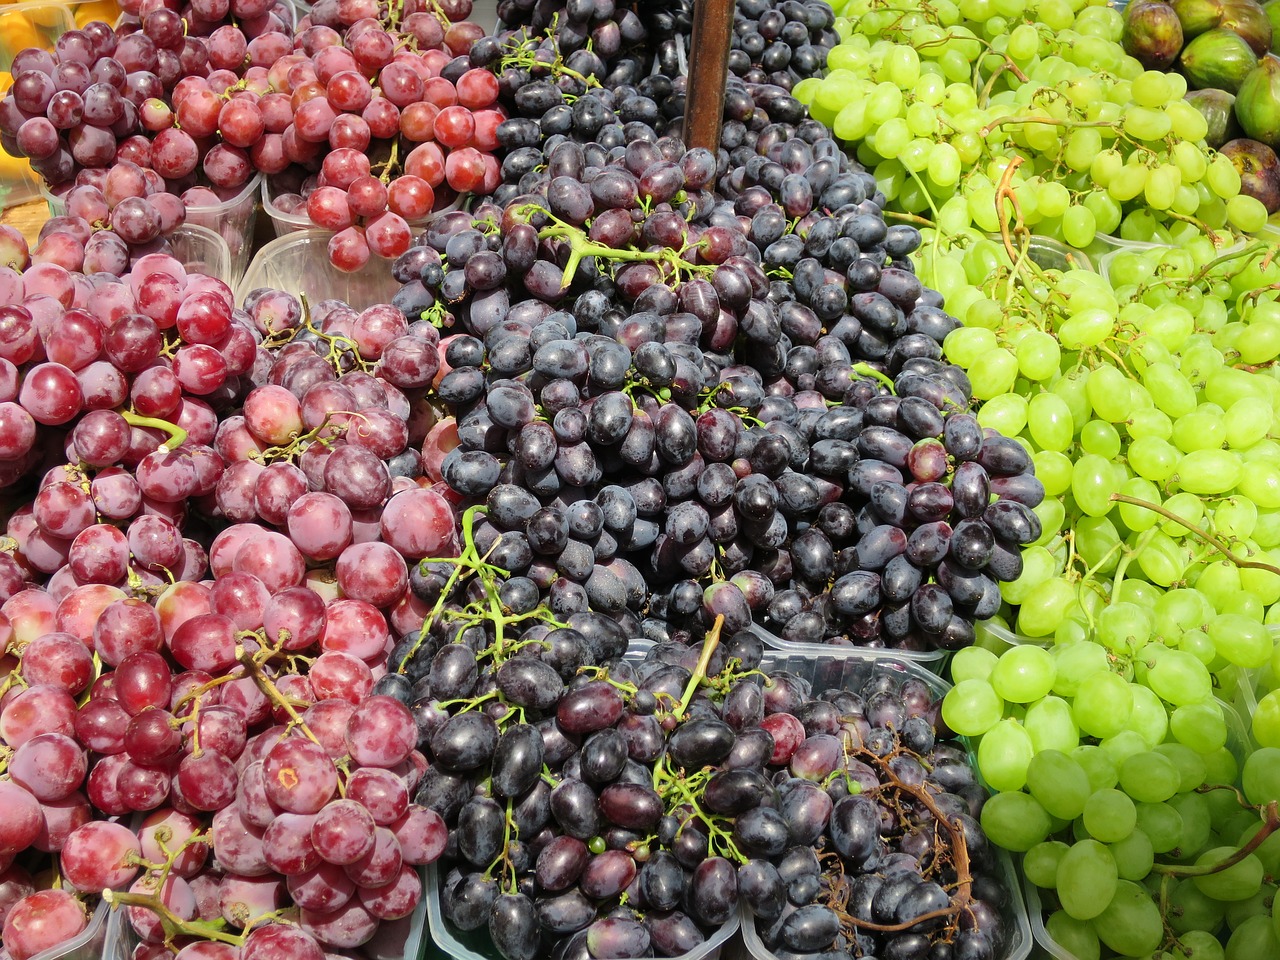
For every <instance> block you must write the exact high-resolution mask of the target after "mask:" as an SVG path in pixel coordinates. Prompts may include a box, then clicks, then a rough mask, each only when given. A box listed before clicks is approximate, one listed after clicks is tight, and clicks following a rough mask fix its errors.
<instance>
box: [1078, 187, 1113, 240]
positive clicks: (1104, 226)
mask: <svg viewBox="0 0 1280 960" xmlns="http://www.w3.org/2000/svg"><path fill="white" fill-rule="evenodd" d="M1084 208H1085V209H1086V210H1088V211H1089V212H1090V213H1092V214H1093V219H1094V226H1095V228H1096V229H1097V231H1098V233H1114V232H1115V230H1116V228H1117V227H1118V226H1120V217H1121V213H1122V209H1121V206H1120V204H1119V203H1118V202H1117V201H1116V199H1115V198H1114V197H1112V196H1111V195H1110V194H1109V193H1107V192H1106V191H1105V190H1094V191H1093V192H1092V193H1089V194H1086V195H1085V198H1084Z"/></svg>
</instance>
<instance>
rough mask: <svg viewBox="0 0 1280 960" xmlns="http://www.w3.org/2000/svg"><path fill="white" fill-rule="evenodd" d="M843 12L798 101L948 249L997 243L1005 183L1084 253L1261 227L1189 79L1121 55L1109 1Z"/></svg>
mask: <svg viewBox="0 0 1280 960" xmlns="http://www.w3.org/2000/svg"><path fill="white" fill-rule="evenodd" d="M837 7H838V11H837V12H838V13H840V14H842V17H841V18H839V19H838V20H837V30H838V31H840V33H841V36H842V42H841V43H840V44H839V45H838V46H836V47H835V48H834V49H833V50H832V51H831V52H830V54H829V55H828V59H827V67H828V71H827V74H826V75H825V76H824V77H821V78H810V79H806V80H804V81H802V82H801V83H800V84H798V85H797V86H796V88H795V91H794V93H795V96H796V97H797V98H799V99H800V100H802V101H804V102H805V103H807V104H808V105H809V108H810V112H811V113H812V115H813V116H814V117H815V118H817V119H819V120H821V121H822V122H824V123H826V124H827V125H828V126H829V127H831V128H832V130H833V131H834V132H835V134H836V135H837V136H838V137H840V138H841V139H843V140H844V141H846V142H847V143H848V144H849V145H850V146H851V148H852V152H854V153H855V154H856V156H857V159H858V160H859V161H861V162H862V163H863V164H864V165H865V166H866V167H867V169H868V170H871V171H872V172H873V173H874V175H875V177H876V180H877V182H878V183H879V186H880V189H881V190H882V191H883V192H884V194H885V196H886V197H887V198H888V200H889V204H890V207H889V210H890V211H894V212H897V213H899V214H902V215H906V216H907V217H912V218H916V219H917V220H918V221H920V222H921V223H922V225H926V226H930V227H932V228H935V229H936V230H937V231H938V232H939V234H940V235H942V236H943V237H954V236H955V235H956V234H958V233H959V232H961V231H963V230H965V229H973V230H977V231H980V232H986V233H991V232H994V231H996V230H998V229H999V228H1000V221H1001V218H1002V217H1003V216H1005V215H1006V213H1007V211H1006V210H1005V209H1004V203H1000V204H997V202H996V194H997V192H998V191H999V189H1000V187H1001V184H1002V182H1003V181H1006V180H1007V181H1008V182H1007V184H1006V186H1007V187H1009V188H1010V192H1011V196H1012V201H1011V202H1016V204H1017V207H1018V209H1019V211H1020V214H1021V218H1022V220H1023V221H1024V222H1025V224H1026V225H1027V226H1028V227H1029V228H1031V229H1034V230H1035V232H1036V233H1038V234H1040V235H1043V236H1049V237H1054V238H1056V239H1059V240H1062V241H1063V242H1066V243H1068V244H1070V245H1071V246H1073V247H1075V248H1077V249H1081V250H1085V249H1097V248H1096V247H1095V237H1096V236H1097V235H1098V234H1118V235H1119V236H1120V237H1122V238H1124V239H1128V240H1140V241H1152V242H1162V243H1173V242H1176V239H1175V238H1176V236H1177V235H1178V234H1179V233H1181V234H1183V235H1185V234H1186V233H1187V231H1186V230H1183V231H1175V230H1174V228H1175V227H1176V226H1178V225H1179V224H1182V225H1185V226H1187V227H1190V228H1191V231H1192V232H1201V233H1203V232H1206V231H1209V230H1217V229H1222V228H1224V227H1231V228H1235V229H1237V230H1242V231H1257V230H1259V229H1261V228H1262V227H1263V226H1264V225H1265V224H1266V218H1267V215H1266V209H1265V207H1264V205H1263V204H1262V203H1261V202H1260V201H1258V200H1256V199H1254V198H1252V197H1248V196H1244V195H1242V194H1240V178H1239V175H1238V174H1237V173H1236V170H1235V168H1234V166H1233V165H1232V163H1231V161H1230V160H1229V159H1228V158H1227V157H1225V156H1221V155H1219V154H1217V153H1216V152H1215V151H1212V150H1210V149H1209V148H1207V147H1206V145H1205V143H1204V136H1205V134H1206V132H1207V130H1208V126H1207V122H1206V120H1205V118H1204V116H1203V115H1202V114H1201V113H1200V112H1199V111H1198V110H1197V109H1196V108H1195V107H1194V106H1193V105H1191V104H1190V103H1188V102H1187V101H1186V100H1185V99H1183V96H1184V94H1185V93H1186V89H1187V88H1186V81H1185V79H1184V78H1182V77H1181V76H1179V75H1177V74H1164V73H1160V72H1157V71H1144V70H1143V68H1142V66H1141V64H1139V63H1138V61H1136V60H1134V59H1133V58H1131V57H1129V56H1127V55H1126V54H1125V52H1124V49H1123V47H1122V46H1121V44H1120V35H1121V29H1122V21H1121V16H1120V14H1119V12H1118V11H1116V10H1114V9H1112V8H1111V7H1109V6H1107V5H1105V3H1104V2H1102V0H1096V2H1095V0H1090V2H1088V3H1085V2H1082V0H1074V2H1063V0H1040V2H1036V0H1031V2H1024V0H1001V2H998V3H997V2H988V0H977V2H964V3H960V4H958V5H957V4H954V3H951V2H949V0H941V2H937V3H928V4H920V5H919V6H916V7H912V6H910V5H906V4H900V3H897V2H896V0H850V2H848V3H846V4H844V6H843V7H839V5H838V4H837ZM1011 162H1014V166H1015V169H1013V170H1010V169H1009V167H1010V165H1011Z"/></svg>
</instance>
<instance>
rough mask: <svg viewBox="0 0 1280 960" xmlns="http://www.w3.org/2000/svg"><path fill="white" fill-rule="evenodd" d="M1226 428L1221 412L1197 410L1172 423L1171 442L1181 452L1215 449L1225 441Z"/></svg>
mask: <svg viewBox="0 0 1280 960" xmlns="http://www.w3.org/2000/svg"><path fill="white" fill-rule="evenodd" d="M1226 439H1227V428H1226V424H1225V423H1223V421H1222V412H1221V411H1218V412H1216V413H1210V412H1208V411H1201V410H1197V411H1196V412H1195V413H1189V414H1187V415H1186V416H1185V417H1182V418H1181V419H1179V420H1178V421H1177V423H1175V424H1174V425H1173V437H1172V440H1173V444H1174V446H1176V447H1177V448H1178V449H1179V450H1181V451H1182V452H1183V453H1190V452H1191V451H1192V450H1216V449H1218V448H1219V447H1221V446H1222V445H1223V443H1225V442H1226Z"/></svg>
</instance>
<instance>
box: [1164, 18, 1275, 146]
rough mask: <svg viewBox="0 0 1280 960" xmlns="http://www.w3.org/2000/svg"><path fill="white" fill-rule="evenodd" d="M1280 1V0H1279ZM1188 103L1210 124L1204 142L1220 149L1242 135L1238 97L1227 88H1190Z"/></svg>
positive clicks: (1187, 97)
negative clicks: (1238, 113) (1237, 113)
mask: <svg viewBox="0 0 1280 960" xmlns="http://www.w3.org/2000/svg"><path fill="white" fill-rule="evenodd" d="M1277 2H1278V3H1280V0H1277ZM1186 100H1187V103H1189V104H1191V105H1192V106H1193V107H1195V108H1196V109H1197V110H1199V111H1200V113H1201V115H1203V117H1204V120H1205V123H1207V124H1208V125H1209V130H1208V132H1207V133H1206V134H1205V135H1204V142H1205V143H1207V144H1208V145H1209V146H1211V147H1213V149H1215V150H1217V149H1219V148H1220V147H1221V146H1222V145H1223V144H1224V143H1226V142H1227V141H1228V140H1234V139H1235V138H1236V137H1238V136H1240V124H1239V123H1237V122H1236V112H1235V106H1236V98H1235V95H1234V94H1230V93H1227V91H1225V90H1213V89H1209V90H1188V91H1187V96H1186Z"/></svg>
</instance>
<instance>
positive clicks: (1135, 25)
mask: <svg viewBox="0 0 1280 960" xmlns="http://www.w3.org/2000/svg"><path fill="white" fill-rule="evenodd" d="M1120 39H1121V42H1122V43H1123V44H1124V52H1125V53H1127V54H1129V56H1131V57H1133V58H1134V59H1135V60H1137V61H1138V62H1139V63H1141V64H1142V65H1143V66H1144V67H1146V68H1147V69H1148V70H1164V69H1167V68H1168V67H1169V66H1171V65H1172V64H1173V61H1174V60H1176V59H1177V58H1178V54H1179V53H1180V52H1181V50H1182V22H1181V21H1180V20H1179V19H1178V15H1177V13H1175V12H1174V9H1173V7H1171V6H1169V4H1167V3H1163V2H1161V0H1138V2H1136V3H1131V4H1129V5H1128V6H1127V7H1126V8H1125V11H1124V32H1123V33H1122V34H1121V37H1120Z"/></svg>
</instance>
